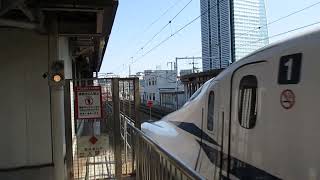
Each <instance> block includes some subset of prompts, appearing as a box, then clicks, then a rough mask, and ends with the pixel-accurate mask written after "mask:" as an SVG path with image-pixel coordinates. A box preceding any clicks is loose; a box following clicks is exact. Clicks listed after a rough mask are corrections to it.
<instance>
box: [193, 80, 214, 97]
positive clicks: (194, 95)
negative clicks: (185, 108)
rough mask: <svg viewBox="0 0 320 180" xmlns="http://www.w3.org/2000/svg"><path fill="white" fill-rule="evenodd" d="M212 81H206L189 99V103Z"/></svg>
mask: <svg viewBox="0 0 320 180" xmlns="http://www.w3.org/2000/svg"><path fill="white" fill-rule="evenodd" d="M212 81H213V79H211V80H209V81H207V82H206V83H204V84H203V85H202V86H201V87H200V88H199V89H198V90H197V91H196V92H195V93H193V95H192V96H191V97H190V99H189V102H190V101H192V100H194V99H195V98H196V97H198V96H199V94H200V93H201V92H202V89H204V88H205V87H207V86H208V85H209V84H210V83H211V82H212Z"/></svg>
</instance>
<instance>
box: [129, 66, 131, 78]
mask: <svg viewBox="0 0 320 180" xmlns="http://www.w3.org/2000/svg"><path fill="white" fill-rule="evenodd" d="M130 75H131V65H130V64H129V77H130Z"/></svg>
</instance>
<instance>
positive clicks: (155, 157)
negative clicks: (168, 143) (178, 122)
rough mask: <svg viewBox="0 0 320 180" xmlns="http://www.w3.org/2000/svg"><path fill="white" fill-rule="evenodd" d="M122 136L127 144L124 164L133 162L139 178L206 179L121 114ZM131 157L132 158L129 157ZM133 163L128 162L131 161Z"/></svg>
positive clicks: (150, 179)
mask: <svg viewBox="0 0 320 180" xmlns="http://www.w3.org/2000/svg"><path fill="white" fill-rule="evenodd" d="M120 117H121V118H120V120H121V137H122V140H123V142H124V146H125V152H126V154H125V156H126V158H125V162H123V163H124V164H132V166H131V168H132V170H133V171H132V173H134V172H135V174H136V179H139V180H171V179H174V180H189V179H191V180H193V179H204V178H203V177H201V176H200V175H199V174H198V173H197V172H196V171H194V170H193V169H191V168H190V167H188V166H186V165H185V164H184V163H183V162H181V161H179V160H178V159H176V158H175V157H174V156H173V155H171V154H170V153H169V152H167V151H166V150H165V149H163V148H162V147H161V146H160V145H159V144H157V143H156V142H155V141H153V140H152V139H151V138H149V137H148V136H146V135H145V134H144V133H143V132H142V131H141V130H139V129H138V128H136V127H135V126H134V124H133V123H132V120H131V119H130V118H129V117H128V116H125V115H124V114H121V115H120ZM129 157H131V158H129ZM130 160H131V161H132V162H131V163H128V162H129V161H130Z"/></svg>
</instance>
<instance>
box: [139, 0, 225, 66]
mask: <svg viewBox="0 0 320 180" xmlns="http://www.w3.org/2000/svg"><path fill="white" fill-rule="evenodd" d="M222 1H225V0H220V1H217V3H216V4H214V5H212V6H211V7H209V8H208V9H207V10H206V11H204V12H203V13H201V14H200V15H199V16H197V17H196V18H194V19H192V20H191V21H190V22H188V23H187V24H185V25H184V26H182V27H181V28H180V29H178V30H177V31H175V32H174V33H173V34H171V35H170V36H168V37H167V38H165V39H164V40H162V41H161V42H160V43H158V44H157V45H155V46H154V47H153V48H151V49H150V50H149V51H147V52H146V53H144V54H143V55H142V56H140V57H139V58H137V59H136V60H134V61H133V63H136V62H137V61H139V60H140V59H142V58H143V57H145V56H146V55H148V54H149V53H151V52H152V51H153V50H155V49H156V48H158V47H159V46H160V45H161V44H163V43H165V42H166V41H168V40H169V39H170V38H171V37H173V36H175V35H176V34H178V33H179V32H180V31H182V30H183V29H184V28H186V27H188V26H189V25H191V24H192V23H194V22H195V21H196V20H198V19H199V18H200V17H201V16H203V15H204V14H206V13H208V12H209V11H210V10H211V9H213V8H214V7H216V6H217V5H218V4H219V3H220V2H222Z"/></svg>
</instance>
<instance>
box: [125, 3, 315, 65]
mask: <svg viewBox="0 0 320 180" xmlns="http://www.w3.org/2000/svg"><path fill="white" fill-rule="evenodd" d="M191 1H192V0H191ZM222 1H224V0H220V1H217V3H216V4H214V5H213V6H211V7H210V8H208V9H207V10H206V11H204V12H203V13H201V14H200V15H199V16H197V17H196V18H194V19H193V20H191V21H190V22H189V23H187V24H185V25H184V26H183V27H181V28H180V29H178V30H177V31H175V32H174V33H173V34H171V35H170V36H168V37H167V38H165V39H164V40H162V41H161V42H160V43H158V44H157V45H155V46H154V47H152V48H151V49H150V50H149V51H147V52H146V53H144V54H143V55H142V56H140V57H138V58H137V59H135V60H134V61H132V62H131V64H134V63H136V62H137V61H139V60H140V59H142V58H143V57H145V56H146V55H148V54H149V53H151V52H152V51H154V50H155V49H157V48H158V47H159V46H161V45H162V44H163V43H165V42H166V41H168V40H169V39H170V38H171V37H173V36H175V35H176V34H177V33H179V32H180V31H182V30H183V29H184V28H186V27H188V26H189V25H191V24H192V23H194V22H195V21H196V20H198V19H199V18H200V17H202V16H203V15H204V14H206V13H208V11H210V10H211V9H212V8H214V7H216V6H217V5H218V4H219V3H221V2H222ZM318 4H320V1H319V2H316V3H314V4H312V5H309V6H307V7H304V8H302V9H300V10H297V11H294V12H292V13H290V14H288V15H286V16H283V17H280V18H278V19H276V20H274V21H272V22H270V23H267V24H266V25H263V26H259V27H257V28H255V29H252V30H250V31H248V32H246V33H244V34H240V35H239V36H236V37H240V36H243V35H246V34H247V33H249V32H251V31H254V30H257V29H261V28H262V27H264V26H268V25H270V24H273V23H276V22H279V21H281V20H283V19H285V18H288V17H290V16H292V15H294V14H297V13H300V12H302V11H305V10H307V9H310V8H311V7H314V6H316V5H318ZM169 22H170V21H169ZM319 23H320V22H316V23H312V24H309V25H306V26H302V27H299V28H296V29H292V30H289V31H286V32H283V33H280V34H276V35H273V36H268V37H267V38H263V39H259V40H258V41H256V42H260V41H263V40H266V39H271V38H274V37H277V36H281V35H284V34H287V33H290V32H293V31H297V30H299V29H303V28H306V27H310V26H313V25H315V24H319ZM168 24H169V23H168ZM168 24H167V25H168ZM167 25H166V26H167ZM256 42H253V43H256ZM244 45H247V44H244Z"/></svg>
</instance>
